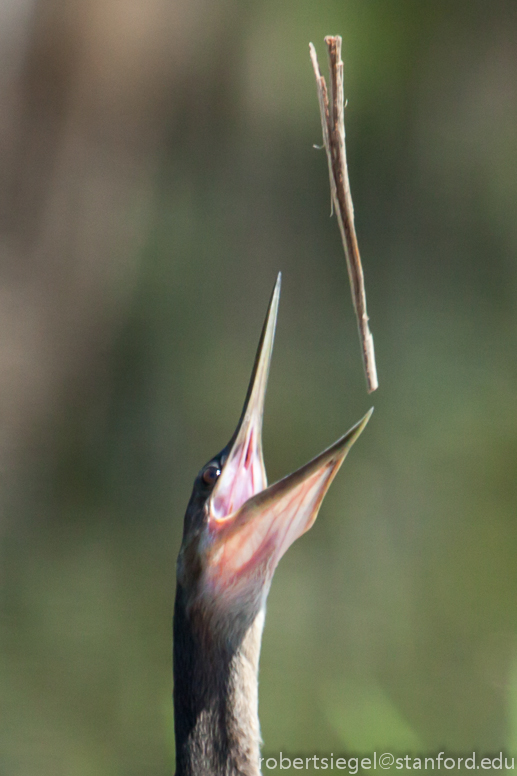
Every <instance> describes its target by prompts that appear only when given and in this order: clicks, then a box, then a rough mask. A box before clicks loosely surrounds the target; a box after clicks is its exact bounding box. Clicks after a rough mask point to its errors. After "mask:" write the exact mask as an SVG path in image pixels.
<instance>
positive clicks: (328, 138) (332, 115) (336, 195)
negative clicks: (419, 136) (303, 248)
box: [309, 35, 379, 393]
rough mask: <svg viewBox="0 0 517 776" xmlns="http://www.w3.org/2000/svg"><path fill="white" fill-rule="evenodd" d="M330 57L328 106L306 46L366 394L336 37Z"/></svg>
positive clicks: (364, 335)
mask: <svg viewBox="0 0 517 776" xmlns="http://www.w3.org/2000/svg"><path fill="white" fill-rule="evenodd" d="M325 43H326V44H327V49H328V55H329V70H330V106H329V98H328V92H327V85H326V83H325V78H324V77H323V76H322V75H321V72H320V68H319V64H318V58H317V56H316V50H315V48H314V46H313V45H312V43H310V44H309V48H310V52H311V60H312V66H313V68H314V75H315V76H316V87H317V89H318V100H319V104H320V115H321V128H322V130H323V143H324V146H325V149H326V151H327V159H328V165H329V177H330V189H331V192H332V202H333V205H334V210H335V212H336V215H337V219H338V224H339V230H340V232H341V238H342V240H343V247H344V249H345V256H346V263H347V267H348V277H349V278H350V287H351V291H352V301H353V303H354V309H355V314H356V317H357V324H358V327H359V336H360V339H361V345H362V353H363V363H364V371H365V374H366V383H367V387H368V393H372V391H375V390H376V389H377V388H378V385H379V383H378V381H377V368H376V366H375V351H374V349H373V337H372V335H371V332H370V329H369V327H368V314H367V312H366V293H365V290H364V277H363V268H362V266H361V257H360V255H359V246H358V244H357V237H356V234H355V227H354V207H353V205H352V196H351V194H350V181H349V179H348V167H347V163H346V150H345V117H344V96H343V62H342V60H341V37H340V36H339V35H336V36H335V37H334V36H331V35H329V36H327V37H326V38H325Z"/></svg>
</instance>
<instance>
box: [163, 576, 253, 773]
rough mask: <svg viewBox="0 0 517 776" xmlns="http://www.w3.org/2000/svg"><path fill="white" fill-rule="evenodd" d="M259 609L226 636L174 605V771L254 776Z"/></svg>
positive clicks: (179, 601) (181, 604)
mask: <svg viewBox="0 0 517 776" xmlns="http://www.w3.org/2000/svg"><path fill="white" fill-rule="evenodd" d="M263 624H264V611H263V609H261V610H260V611H259V612H258V613H257V615H256V616H255V617H254V619H253V620H252V621H251V622H248V623H241V624H239V622H238V621H237V622H236V621H235V620H234V621H233V625H232V634H231V637H229V636H228V634H225V633H224V631H223V633H221V631H220V630H219V629H218V628H214V627H212V628H211V627H210V626H208V625H207V624H206V618H203V617H201V616H200V615H196V613H195V612H194V613H192V612H188V611H187V607H186V606H185V595H184V591H183V589H182V588H181V586H178V589H177V592H176V603H175V608H174V727H175V736H176V776H260V762H259V757H260V749H259V746H260V728H259V720H258V662H259V653H260V642H261V637H262V627H263Z"/></svg>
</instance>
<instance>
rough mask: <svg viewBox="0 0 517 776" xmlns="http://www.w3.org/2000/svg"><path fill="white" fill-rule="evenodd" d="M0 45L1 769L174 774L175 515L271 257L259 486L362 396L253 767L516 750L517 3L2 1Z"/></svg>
mask: <svg viewBox="0 0 517 776" xmlns="http://www.w3.org/2000/svg"><path fill="white" fill-rule="evenodd" d="M326 34H341V35H342V36H343V57H344V61H345V92H346V96H347V98H348V107H347V111H346V124H347V147H348V157H349V167H350V178H351V186H352V193H353V198H354V205H355V211H356V226H357V231H358V237H359V244H360V247H361V253H362V257H363V264H364V270H365V278H366V289H367V294H368V310H369V313H370V318H371V328H372V333H373V335H374V338H375V345H376V353H377V365H378V371H379V380H380V389H379V391H378V392H377V393H376V394H375V395H374V396H373V397H372V400H370V398H368V397H367V395H366V391H365V383H364V377H363V373H362V365H361V358H360V349H359V343H358V338H357V333H356V325H355V321H354V318H353V314H352V305H351V301H350V293H349V289H348V280H347V277H346V268H345V262H344V257H343V253H342V248H341V243H340V237H339V232H338V227H337V223H336V221H335V219H330V218H329V212H330V201H329V200H330V197H329V184H328V175H327V167H326V159H325V155H324V152H322V151H318V150H315V149H314V148H313V145H314V144H318V143H320V142H321V130H320V121H319V114H318V106H317V99H316V91H315V84H314V77H313V73H312V70H311V66H310V61H309V55H308V43H309V41H310V40H312V41H313V42H314V44H315V45H316V48H317V51H318V54H319V58H320V63H321V64H322V66H325V67H326V56H325V47H324V44H323V37H324V35H326ZM0 62H1V65H2V66H1V68H0V108H1V110H0V116H1V118H0V257H1V259H0V262H1V263H0V471H1V489H0V493H1V507H2V508H1V514H0V547H1V563H0V580H1V593H0V617H1V627H0V776H141V774H146V776H165V774H170V773H171V772H172V769H173V763H174V741H173V732H172V705H171V685H172V677H171V615H172V603H173V596H174V566H175V559H176V554H177V551H178V548H179V542H180V537H181V530H182V519H183V513H184V509H185V506H186V503H187V500H188V497H189V495H190V489H191V485H192V482H193V479H194V477H195V475H196V473H197V471H198V470H199V468H200V467H201V466H202V465H203V464H204V463H205V462H206V461H207V460H208V459H209V458H210V456H211V455H212V454H214V453H215V452H217V451H218V450H220V449H221V448H222V447H223V446H224V445H225V444H226V442H227V441H228V439H229V437H230V435H231V433H232V432H233V429H234V426H235V424H236V422H237V419H238V416H239V413H240V409H241V405H242V401H243V398H244V394H245V390H246V385H247V381H248V378H249V374H250V370H251V365H252V362H253V357H254V351H255V347H256V344H257V341H258V336H259V332H260V327H261V324H262V319H263V316H264V313H265V310H266V306H267V300H268V297H269V294H270V291H271V288H272V286H273V283H274V280H275V277H276V273H277V272H278V270H282V272H283V281H284V282H283V296H282V303H281V308H280V317H279V325H278V334H277V342H276V348H275V355H274V360H273V366H272V372H271V378H270V387H269V393H268V400H267V404H266V418H265V432H264V433H265V456H266V463H267V467H268V473H269V478H270V480H271V481H272V480H274V479H277V478H279V477H281V476H283V475H284V474H286V473H288V472H289V471H291V470H293V469H294V468H296V467H297V466H299V465H301V464H303V463H305V462H306V461H307V460H308V459H309V458H310V457H312V456H313V455H315V454H316V453H318V452H320V450H322V449H323V448H324V447H325V446H327V445H328V444H330V443H331V442H333V441H334V440H335V439H336V438H337V437H338V436H339V435H341V434H342V433H343V432H344V431H345V430H346V429H347V428H348V427H349V426H350V425H352V423H354V422H355V421H356V420H358V419H359V417H361V416H362V414H364V412H365V411H366V410H367V409H368V408H369V406H370V403H373V404H374V405H375V414H374V416H373V418H372V420H371V422H370V424H369V426H368V428H367V429H366V431H365V433H364V435H363V436H362V438H361V439H360V441H359V442H358V443H357V445H356V446H355V447H354V449H353V451H352V453H351V454H350V456H349V458H348V459H347V461H346V462H345V465H344V466H343V470H342V472H341V473H340V475H339V477H338V478H337V480H336V482H335V483H334V485H333V486H332V488H331V490H330V492H329V495H328V496H327V498H326V501H325V503H324V506H323V508H322V510H321V514H320V517H319V519H318V521H317V523H316V525H315V526H314V528H313V530H312V531H311V532H310V533H309V534H308V535H307V536H305V537H303V538H302V539H301V540H300V541H299V542H297V543H296V544H295V546H294V547H293V548H292V549H291V550H290V551H289V553H288V554H287V556H286V557H285V558H284V559H283V560H282V562H281V564H280V566H279V568H278V571H277V573H276V575H275V580H274V583H273V586H272V591H271V594H270V598H269V606H268V617H267V621H266V629H265V634H264V642H263V652H262V661H261V675H260V715H261V723H262V733H263V738H264V742H265V744H264V748H265V751H266V752H267V753H271V754H275V753H277V752H278V751H279V750H282V751H283V752H284V753H290V754H291V755H292V754H302V755H305V754H307V755H312V754H316V753H319V754H329V753H330V752H334V754H337V753H343V752H357V753H360V754H362V753H364V754H368V753H369V752H371V751H372V750H373V749H375V748H376V749H377V751H378V752H381V751H384V750H391V751H396V750H398V751H400V752H403V753H406V752H409V751H417V752H422V753H424V752H427V753H429V752H436V751H438V750H440V749H446V750H448V751H450V752H456V753H463V752H470V751H471V750H472V749H476V750H478V751H479V752H482V753H490V752H499V750H500V749H501V748H502V749H505V750H507V751H509V752H515V753H517V602H516V595H517V564H516V562H515V557H516V550H517V520H516V514H515V504H516V502H517V481H516V463H517V407H516V399H517V366H516V359H515V352H516V349H515V339H516V335H517V262H516V258H515V257H516V254H517V213H516V206H517V132H516V126H517V4H515V3H514V2H503V0H490V2H489V3H487V2H480V1H479V0H468V1H467V0H448V1H447V2H446V1H445V0H432V1H431V0H423V1H422V2H414V1H410V0H319V2H315V1H314V0H297V2H294V0H283V1H282V0H280V1H279V0H276V1H275V2H273V0H255V2H251V3H244V2H237V0H211V2H209V0H167V2H166V1H165V0H145V2H144V0H125V1H124V2H122V1H121V0H71V1H70V0H52V2H44V1H43V0H25V1H24V2H20V3H15V2H13V1H12V0H3V2H1V3H0ZM265 772H268V771H265Z"/></svg>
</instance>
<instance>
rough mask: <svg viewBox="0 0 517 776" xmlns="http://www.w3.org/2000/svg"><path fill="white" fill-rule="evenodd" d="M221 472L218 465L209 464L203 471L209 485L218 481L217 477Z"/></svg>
mask: <svg viewBox="0 0 517 776" xmlns="http://www.w3.org/2000/svg"><path fill="white" fill-rule="evenodd" d="M220 474H221V470H220V468H219V467H218V466H215V465H212V466H208V467H207V468H206V469H205V471H204V472H203V482H204V483H206V484H207V485H214V483H215V482H217V478H218V477H219V475H220Z"/></svg>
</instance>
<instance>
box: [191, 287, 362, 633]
mask: <svg viewBox="0 0 517 776" xmlns="http://www.w3.org/2000/svg"><path fill="white" fill-rule="evenodd" d="M280 280H281V276H280V275H279V276H278V280H277V282H276V285H275V288H274V290H273V294H272V296H271V300H270V303H269V308H268V312H267V315H266V320H265V322H264V327H263V329H262V335H261V338H260V342H259V346H258V350H257V355H256V359H255V364H254V366H253V372H252V375H251V380H250V383H249V387H248V392H247V395H246V400H245V402H244V408H243V411H242V414H241V417H240V420H239V423H238V425H237V428H236V430H235V433H234V434H233V436H232V438H231V440H230V442H229V443H228V444H227V445H226V447H225V448H224V449H223V450H222V451H221V452H220V453H219V454H218V455H216V456H214V457H213V458H212V459H211V460H210V461H209V462H208V463H207V464H206V465H205V466H204V467H203V468H202V469H201V471H200V472H199V474H198V476H197V477H196V480H195V483H194V489H193V492H192V496H191V499H190V502H189V505H188V508H187V513H186V516H185V525H184V534H183V542H182V546H181V550H180V554H179V558H178V569H177V570H178V584H179V585H181V587H182V588H183V593H184V595H185V596H186V600H185V605H186V608H187V610H188V609H193V608H195V609H196V610H197V611H201V612H202V616H203V617H204V618H206V617H210V618H211V619H212V620H214V619H215V620H216V621H217V620H218V619H219V620H220V619H221V617H222V618H224V621H225V622H226V623H227V622H228V620H229V619H230V620H232V619H233V620H234V621H235V622H236V623H237V622H241V621H242V620H243V618H244V620H245V621H248V620H249V621H251V620H252V619H253V618H254V617H255V616H256V614H257V612H258V611H259V610H260V609H261V608H262V606H263V604H264V601H265V598H266V596H267V593H268V591H269V586H270V584H271V579H272V576H273V573H274V571H275V568H276V566H277V564H278V561H279V560H280V558H281V557H282V555H283V554H284V553H285V552H286V550H287V549H288V548H289V546H290V545H291V544H292V543H293V542H294V541H295V539H297V538H298V537H299V536H301V535H302V534H303V533H305V531H307V530H308V529H309V528H310V527H311V526H312V524H313V523H314V521H315V520H316V517H317V515H318V511H319V508H320V506H321V503H322V501H323V498H324V496H325V494H326V492H327V490H328V488H329V486H330V483H331V482H332V480H333V479H334V477H335V475H336V473H337V471H338V469H339V468H340V466H341V464H342V463H343V461H344V459H345V457H346V455H347V453H348V451H349V450H350V448H351V446H352V445H353V443H354V442H355V441H356V439H357V438H358V437H359V435H360V434H361V432H362V430H363V429H364V427H365V426H366V424H367V422H368V420H369V418H370V415H371V413H372V411H373V410H370V411H369V412H368V413H367V414H366V415H365V417H364V418H363V419H362V420H361V421H359V423H357V424H356V425H355V426H354V427H353V428H352V429H350V431H348V433H346V434H345V435H344V436H342V437H341V438H340V439H338V441H337V442H335V443H334V444H333V445H331V447H329V448H328V449H327V450H325V451H324V452H323V453H320V455H318V456H317V457H316V458H313V459H312V460H311V461H310V462H309V463H307V464H305V466H302V467H301V468H300V469H298V470H297V471H295V472H293V474H289V475H288V476H287V477H284V478H283V479H282V480H280V481H279V482H276V483H275V484H274V485H271V486H269V487H268V485H267V477H266V469H265V466H264V458H263V453H262V417H263V411H264V399H265V395H266V387H267V380H268V373H269V365H270V362H271V354H272V350H273V340H274V335H275V326H276V318H277V312H278V303H279V298H280ZM217 615H220V617H217Z"/></svg>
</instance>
